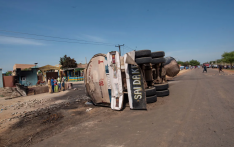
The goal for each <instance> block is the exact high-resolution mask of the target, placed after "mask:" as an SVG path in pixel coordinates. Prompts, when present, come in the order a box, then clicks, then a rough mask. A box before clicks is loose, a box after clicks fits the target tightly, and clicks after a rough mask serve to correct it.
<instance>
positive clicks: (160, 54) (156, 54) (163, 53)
mask: <svg viewBox="0 0 234 147" xmlns="http://www.w3.org/2000/svg"><path fill="white" fill-rule="evenodd" d="M164 56H165V52H164V51H158V52H152V53H151V57H152V58H160V57H164Z"/></svg>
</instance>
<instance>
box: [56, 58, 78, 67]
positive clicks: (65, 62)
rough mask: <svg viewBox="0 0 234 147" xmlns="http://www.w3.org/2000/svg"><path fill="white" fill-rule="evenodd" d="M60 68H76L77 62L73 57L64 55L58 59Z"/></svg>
mask: <svg viewBox="0 0 234 147" xmlns="http://www.w3.org/2000/svg"><path fill="white" fill-rule="evenodd" d="M59 63H60V65H62V66H61V68H62V69H64V68H76V67H77V63H76V60H75V59H74V58H72V59H71V58H70V57H68V56H67V55H64V57H60V61H59Z"/></svg>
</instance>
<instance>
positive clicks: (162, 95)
mask: <svg viewBox="0 0 234 147" xmlns="http://www.w3.org/2000/svg"><path fill="white" fill-rule="evenodd" d="M156 95H157V96H158V97H164V96H168V95H169V90H162V91H156Z"/></svg>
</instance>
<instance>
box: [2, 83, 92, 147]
mask: <svg viewBox="0 0 234 147" xmlns="http://www.w3.org/2000/svg"><path fill="white" fill-rule="evenodd" d="M73 85H74V86H73V87H74V88H76V90H67V91H64V92H59V93H53V94H49V93H44V94H39V95H33V96H27V97H19V98H15V99H8V100H5V99H4V97H1V98H0V108H1V111H0V116H1V117H0V146H28V145H30V144H32V143H36V142H38V141H41V140H43V139H45V138H47V137H50V136H52V135H54V134H56V133H59V132H61V131H62V130H63V129H65V128H66V127H69V126H70V125H72V124H77V123H79V122H82V121H84V119H88V118H89V114H92V113H93V112H94V110H91V111H89V112H86V109H88V108H92V107H93V105H88V106H86V105H85V102H87V101H89V98H88V97H87V96H86V95H85V92H84V84H83V83H73ZM84 114H88V116H86V117H83V115H84ZM77 115H79V117H78V118H77V119H73V118H74V116H77ZM28 139H29V141H28ZM32 139H33V141H32Z"/></svg>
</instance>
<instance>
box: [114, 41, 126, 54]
mask: <svg viewBox="0 0 234 147" xmlns="http://www.w3.org/2000/svg"><path fill="white" fill-rule="evenodd" d="M120 46H124V44H123V45H116V46H115V47H118V48H119V55H120V56H121V50H120Z"/></svg>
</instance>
